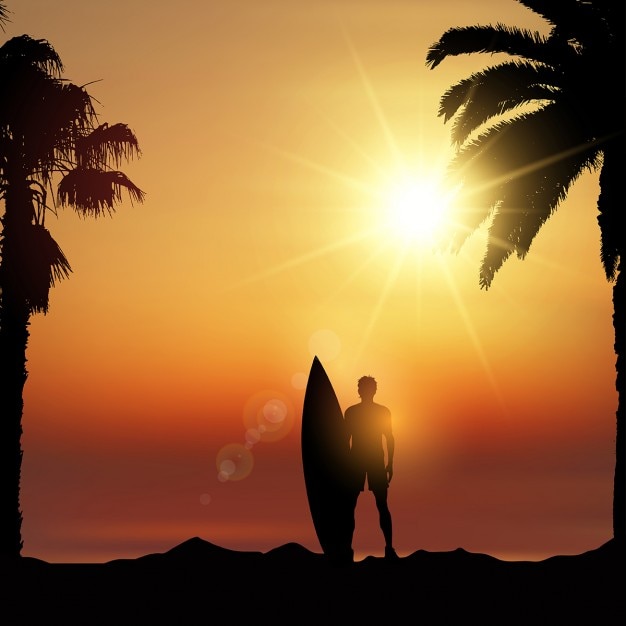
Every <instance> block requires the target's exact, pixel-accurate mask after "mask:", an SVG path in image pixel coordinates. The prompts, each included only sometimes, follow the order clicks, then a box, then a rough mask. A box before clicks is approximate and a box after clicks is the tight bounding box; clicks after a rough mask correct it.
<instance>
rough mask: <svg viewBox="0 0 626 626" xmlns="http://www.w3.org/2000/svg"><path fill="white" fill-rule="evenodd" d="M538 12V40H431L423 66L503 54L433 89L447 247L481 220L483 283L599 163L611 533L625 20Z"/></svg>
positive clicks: (594, 4)
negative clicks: (450, 231) (446, 140)
mask: <svg viewBox="0 0 626 626" xmlns="http://www.w3.org/2000/svg"><path fill="white" fill-rule="evenodd" d="M518 1H519V2H520V3H521V4H523V5H524V6H525V7H527V8H528V9H530V10H531V11H533V12H534V13H536V14H538V15H540V16H541V17H542V18H543V19H545V20H546V22H547V25H548V26H549V28H550V30H549V33H548V34H547V35H546V36H542V35H541V34H540V33H538V32H531V31H528V30H524V29H520V28H517V27H509V26H506V25H503V24H497V25H495V26H492V25H488V26H480V25H478V26H469V27H459V28H451V29H449V30H447V31H446V32H445V33H444V34H443V35H442V36H441V38H440V39H439V40H438V41H436V42H435V43H433V44H432V46H431V47H430V48H429V49H428V51H427V55H426V65H427V66H429V67H430V68H435V67H436V66H437V65H439V64H440V63H441V62H442V61H443V60H444V59H445V58H446V57H448V56H456V55H461V54H474V53H488V54H494V53H504V54H506V55H508V56H505V57H504V59H505V60H504V61H502V62H500V63H497V64H495V65H492V66H490V67H488V68H486V69H484V70H483V71H478V72H476V73H473V74H471V75H470V76H469V77H467V78H465V79H464V80H461V81H459V82H458V83H456V84H454V85H453V86H452V87H450V88H449V89H448V90H447V91H446V92H445V93H444V94H443V95H442V97H441V99H440V106H439V112H438V114H439V116H442V117H443V119H444V122H448V121H449V120H451V119H453V118H454V122H453V125H452V129H451V138H452V142H453V145H454V146H455V148H456V153H455V156H454V158H453V159H452V161H451V163H450V166H449V175H450V180H451V182H452V183H453V184H458V185H460V186H461V189H462V192H461V193H462V195H463V200H464V202H463V204H464V205H465V206H467V207H471V208H469V209H467V210H465V211H462V212H460V214H459V216H458V224H457V226H458V227H457V228H456V229H455V234H454V235H453V237H452V239H451V247H452V249H456V250H458V249H459V247H460V246H461V245H462V244H463V242H464V241H465V239H466V238H467V237H468V235H469V234H470V233H471V232H473V231H474V230H475V229H477V228H478V227H479V226H480V225H482V224H483V223H486V224H487V225H488V231H487V233H488V239H487V245H486V252H485V255H484V258H483V260H482V263H481V265H480V271H479V283H480V286H481V288H484V289H488V288H489V286H490V285H491V283H492V280H493V278H494V275H495V273H496V272H497V271H498V269H499V268H500V267H501V266H502V264H503V263H504V261H505V260H506V259H507V258H508V257H509V256H510V255H511V254H513V253H515V254H516V255H517V257H518V258H520V259H523V258H524V257H525V256H526V254H527V253H528V251H529V248H530V245H531V243H532V241H533V239H534V237H535V235H536V234H537V232H538V231H539V229H540V228H541V226H542V225H543V224H544V223H545V222H546V220H547V219H548V218H549V217H550V215H551V214H552V213H553V212H554V211H555V210H556V208H557V207H558V206H559V204H560V203H561V202H562V201H563V199H564V198H565V197H566V195H567V193H568V190H569V188H570V186H571V185H572V183H573V182H574V181H575V180H576V179H577V178H578V177H579V176H580V175H581V174H583V173H584V172H586V171H598V172H599V181H600V193H599V196H598V201H597V209H598V225H599V227H600V238H601V251H600V257H601V262H602V266H603V268H604V271H605V274H606V278H607V280H609V281H611V282H612V283H613V284H614V286H613V306H614V315H613V325H614V329H615V352H616V356H617V360H616V370H617V377H616V387H617V392H618V406H617V413H616V416H617V420H616V421H617V435H616V454H615V479H614V492H613V536H614V539H615V541H616V542H619V544H620V545H623V543H624V540H625V539H626V485H625V478H626V465H625V459H624V454H625V452H626V450H625V445H626V440H625V432H624V412H625V410H626V406H625V403H626V363H625V362H624V359H625V358H626V292H625V290H626V283H625V277H624V269H626V268H624V262H625V261H626V258H625V257H626V230H625V229H624V228H623V226H621V225H620V220H619V214H620V212H623V202H624V193H623V175H624V163H625V162H626V158H625V157H626V147H625V137H624V118H625V113H624V112H625V111H626V84H625V83H626V68H625V58H626V44H625V39H624V26H625V23H626V19H625V14H624V13H625V11H624V3H623V2H614V1H613V0H588V1H583V0H561V1H560V2H551V1H549V0H518Z"/></svg>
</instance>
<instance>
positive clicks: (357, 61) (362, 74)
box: [341, 23, 403, 168]
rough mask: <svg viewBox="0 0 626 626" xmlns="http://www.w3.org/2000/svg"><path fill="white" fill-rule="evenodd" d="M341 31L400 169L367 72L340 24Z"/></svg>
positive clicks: (392, 136)
mask: <svg viewBox="0 0 626 626" xmlns="http://www.w3.org/2000/svg"><path fill="white" fill-rule="evenodd" d="M341 30H342V33H343V36H344V39H345V41H346V45H347V46H348V50H349V51H350V55H351V56H352V60H353V61H354V64H355V66H356V69H357V71H358V73H359V77H360V79H361V82H362V83H363V88H364V89H365V93H366V94H367V97H368V100H369V102H370V105H371V106H372V109H373V110H374V115H375V116H376V120H377V121H378V123H379V125H380V128H381V130H382V132H383V135H384V137H385V139H386V141H387V146H388V147H389V150H390V152H391V155H392V156H393V158H394V160H395V163H396V167H398V168H400V167H402V166H403V159H402V156H401V154H400V150H399V148H398V144H397V143H396V139H395V137H394V135H393V133H392V132H391V129H390V128H389V124H388V122H387V118H386V116H385V114H384V112H383V110H382V107H381V106H380V103H379V102H378V98H377V97H376V92H375V91H374V88H373V87H372V83H371V81H370V79H369V77H368V75H367V72H366V71H365V68H364V67H363V63H362V62H361V58H360V57H359V55H358V53H357V51H356V48H355V47H354V45H353V43H352V39H351V38H350V35H349V34H348V31H347V30H346V28H345V26H344V25H343V23H342V24H341Z"/></svg>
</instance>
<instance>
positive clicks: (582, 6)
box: [518, 0, 610, 46]
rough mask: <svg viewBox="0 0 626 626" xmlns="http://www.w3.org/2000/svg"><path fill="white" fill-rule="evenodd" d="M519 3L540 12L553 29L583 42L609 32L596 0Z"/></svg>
mask: <svg viewBox="0 0 626 626" xmlns="http://www.w3.org/2000/svg"><path fill="white" fill-rule="evenodd" d="M518 2H519V3H520V4H522V5H523V6H525V7H526V8H527V9H530V10H531V11H533V12H534V13H536V14H537V15H540V16H541V17H542V18H543V19H544V20H546V22H548V23H549V24H550V25H551V26H552V27H553V29H554V30H553V33H554V34H555V35H557V36H559V37H562V38H564V39H566V40H568V41H569V42H570V45H576V44H580V45H583V46H586V45H589V44H590V43H596V42H598V39H599V38H606V37H608V36H609V34H610V27H609V22H608V21H607V20H606V14H605V12H603V11H602V8H601V7H600V6H598V3H596V2H581V1H580V0H560V1H559V2H551V1H550V0H518Z"/></svg>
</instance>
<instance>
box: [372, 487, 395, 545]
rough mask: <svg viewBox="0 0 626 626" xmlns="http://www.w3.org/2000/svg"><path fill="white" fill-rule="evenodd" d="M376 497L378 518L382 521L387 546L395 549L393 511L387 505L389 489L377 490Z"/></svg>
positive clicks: (381, 527)
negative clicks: (392, 522)
mask: <svg viewBox="0 0 626 626" xmlns="http://www.w3.org/2000/svg"><path fill="white" fill-rule="evenodd" d="M374 497H375V498H376V507H377V508H378V519H379V522H380V529H381V530H382V531H383V536H384V537H385V548H390V549H392V550H393V532H392V524H391V512H390V511H389V506H388V505H387V490H386V489H385V490H384V491H377V492H376V493H375V494H374Z"/></svg>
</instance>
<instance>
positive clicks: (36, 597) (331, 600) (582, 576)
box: [0, 538, 626, 626]
mask: <svg viewBox="0 0 626 626" xmlns="http://www.w3.org/2000/svg"><path fill="white" fill-rule="evenodd" d="M3 569H4V570H5V571H4V572H3V577H2V583H0V585H1V588H2V590H3V594H2V595H3V596H4V598H3V599H2V601H1V607H2V611H3V614H2V615H0V624H2V625H4V626H12V625H14V624H15V625H17V624H20V625H21V624H24V625H27V626H31V625H32V626H36V625H39V624H41V625H44V624H50V625H70V624H80V625H81V626H92V625H97V624H107V625H116V626H117V625H119V626H126V625H128V626H136V625H140V624H146V625H153V624H167V625H172V626H188V625H194V624H216V625H223V626H238V625H240V624H241V625H246V626H247V625H255V624H261V625H264V624H267V625H281V624H285V625H290V626H299V625H302V624H320V625H328V626H334V625H335V624H337V625H339V624H341V625H346V626H348V625H353V624H362V625H363V626H370V625H375V624H380V625H381V626H382V625H385V626H386V625H388V624H420V625H425V626H431V625H436V624H442V625H446V626H448V625H452V626H454V625H456V624H463V625H465V624H467V625H468V626H474V625H476V626H486V625H491V624H493V625H497V626H510V625H515V624H524V625H528V626H543V625H549V626H561V625H569V624H571V625H573V626H578V625H581V626H585V625H589V626H605V625H606V626H609V625H612V624H620V626H623V624H625V623H626V621H624V618H625V617H626V601H625V599H626V560H625V559H624V554H623V553H621V552H620V553H618V550H617V549H616V547H615V545H614V544H613V542H609V543H607V544H605V545H603V546H601V547H599V548H598V549H596V550H592V551H590V552H586V553H584V554H581V555H575V556H557V557H552V558H550V559H546V560H544V561H540V562H523V561H517V562H510V561H500V560H498V559H495V558H493V557H490V556H487V555H484V554H472V553H469V552H466V551H464V550H462V549H458V550H454V551H451V552H425V551H423V550H419V551H417V552H414V553H413V554H411V555H410V556H406V557H403V558H400V559H398V560H396V561H385V560H384V559H381V558H374V557H368V558H367V559H365V560H364V561H361V562H358V563H354V564H352V565H348V566H334V565H332V564H330V563H328V562H327V560H326V558H325V557H324V556H323V555H321V554H316V553H313V552H310V551H308V550H306V549H305V548H303V547H302V546H300V545H298V544H286V545H284V546H281V547H279V548H276V549H274V550H271V551H269V552H265V553H260V552H238V551H232V550H227V549H224V548H221V547H219V546H216V545H213V544H211V543H209V542H207V541H204V540H202V539H198V538H193V539H190V540H188V541H186V542H184V543H182V544H181V545H179V546H176V547H175V548H173V549H172V550H170V551H169V552H165V553H163V554H153V555H148V556H145V557H142V558H139V559H135V560H119V561H111V562H110V563H104V564H93V565H91V564H87V565H84V564H51V563H46V562H43V561H38V560H36V559H30V558H23V559H21V561H20V562H19V563H17V564H15V565H12V566H8V567H7V566H6V565H5V566H4V568H3Z"/></svg>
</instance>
